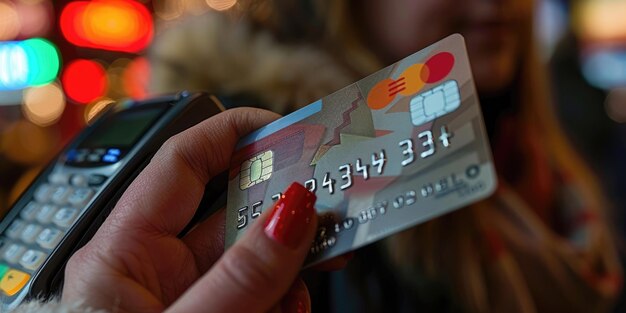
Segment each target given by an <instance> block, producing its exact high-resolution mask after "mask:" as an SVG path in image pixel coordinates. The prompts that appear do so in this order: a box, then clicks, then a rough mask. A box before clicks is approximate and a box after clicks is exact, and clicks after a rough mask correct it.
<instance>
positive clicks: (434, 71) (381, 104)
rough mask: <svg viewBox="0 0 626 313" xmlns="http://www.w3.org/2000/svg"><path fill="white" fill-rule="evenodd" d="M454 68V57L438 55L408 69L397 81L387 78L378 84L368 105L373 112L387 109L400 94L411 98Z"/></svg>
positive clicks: (368, 99)
mask: <svg viewBox="0 0 626 313" xmlns="http://www.w3.org/2000/svg"><path fill="white" fill-rule="evenodd" d="M453 67H454V55H452V53H449V52H441V53H438V54H436V55H434V56H432V57H430V59H428V60H427V61H426V63H424V64H422V63H417V64H413V65H411V66H409V67H407V68H406V69H405V70H404V71H403V72H402V73H401V74H400V75H399V76H398V78H397V79H395V80H394V79H391V78H386V79H383V80H382V81H380V82H378V84H376V85H375V86H374V87H373V88H372V89H371V90H370V92H369V94H368V95H367V105H368V106H369V107H370V108H371V109H372V110H380V109H383V108H385V107H387V106H388V105H389V104H390V103H391V102H393V100H394V99H395V98H396V96H397V95H398V94H400V95H402V96H409V95H412V94H416V93H417V92H419V91H420V90H421V89H422V88H423V87H424V85H426V84H433V83H437V82H439V81H441V80H442V79H444V78H445V77H446V76H448V74H450V72H451V71H452V68H453Z"/></svg>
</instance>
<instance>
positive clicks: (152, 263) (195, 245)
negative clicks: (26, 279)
mask: <svg viewBox="0 0 626 313" xmlns="http://www.w3.org/2000/svg"><path fill="white" fill-rule="evenodd" d="M278 117H279V116H278V115H276V114H274V113H271V112H269V111H264V110H259V109H250V108H246V109H233V110H229V111H226V112H224V113H221V114H219V115H216V116H214V117H211V118H209V119H208V120H206V121H204V122H202V123H200V124H198V125H196V126H194V127H192V128H190V129H188V130H187V131H184V132H182V133H181V134H179V135H176V136H174V137H172V138H171V139H170V140H168V141H167V142H166V143H165V144H164V145H163V147H161V149H159V151H158V152H157V153H156V155H155V156H154V158H153V159H152V160H151V162H150V164H148V166H147V167H146V168H145V169H144V170H143V171H142V172H141V173H140V174H139V176H138V177H137V178H136V179H135V181H134V182H133V183H132V184H131V185H130V186H129V187H128V189H127V190H126V192H125V193H124V195H123V196H122V197H121V199H120V201H119V202H118V203H117V205H116V207H115V209H114V210H113V211H112V212H111V214H110V216H109V217H108V218H107V220H106V221H105V222H104V224H103V225H102V226H101V228H100V229H99V230H98V232H97V233H96V234H95V236H94V237H93V238H92V240H91V241H90V242H89V243H88V244H87V245H85V247H83V248H82V249H80V250H79V251H77V252H76V253H75V254H74V255H73V256H72V258H71V259H70V261H69V262H68V265H67V268H66V273H65V285H64V290H63V301H72V302H74V301H83V302H84V303H85V305H88V306H91V307H93V308H98V309H106V310H111V311H116V312H155V311H163V310H166V309H167V310H168V311H171V312H199V311H211V312H266V311H268V310H270V309H272V308H273V307H275V306H276V305H277V304H279V302H280V300H281V298H282V297H283V296H284V295H285V294H286V293H287V292H288V290H289V288H290V286H292V284H293V286H294V287H293V288H292V289H291V290H290V291H289V294H290V295H292V296H293V295H297V296H298V297H299V300H298V299H296V300H294V299H289V301H287V302H284V303H285V304H287V305H289V306H291V307H294V306H295V307H302V308H304V309H306V306H307V305H308V303H306V301H308V294H307V292H306V287H304V285H303V284H302V283H301V281H298V282H296V283H295V284H294V281H295V279H296V278H297V275H298V272H299V270H300V267H301V266H302V262H303V261H304V258H305V257H306V253H307V251H308V249H309V245H310V243H311V241H312V239H313V236H314V234H315V229H316V223H317V216H316V214H315V211H314V209H313V202H314V201H315V196H314V195H313V194H311V193H310V192H308V190H306V189H305V188H304V187H302V186H301V185H295V186H294V185H292V186H291V187H290V188H289V189H288V190H287V191H286V192H285V197H284V198H283V199H281V200H279V201H278V202H277V206H276V207H275V208H274V210H268V212H266V213H265V214H263V215H262V216H260V217H259V220H258V222H257V223H254V224H253V225H252V226H251V227H250V229H248V231H247V232H246V234H245V235H244V236H243V237H242V238H241V239H240V240H239V241H237V243H236V244H235V245H234V246H233V247H231V248H230V249H229V250H228V251H226V253H224V254H223V255H222V253H223V236H224V211H223V210H221V211H220V212H218V213H216V214H214V215H212V216H211V217H210V218H208V219H207V220H206V221H204V222H202V223H201V224H199V225H198V226H197V227H196V228H194V229H193V230H192V231H191V232H190V233H188V234H187V235H185V236H184V237H182V238H178V237H177V235H178V234H179V233H180V232H181V230H182V229H183V228H184V227H185V226H186V225H187V224H188V223H189V221H190V220H191V218H192V216H193V215H194V213H195V210H196V208H197V207H198V204H199V203H200V199H201V197H202V194H203V192H204V186H205V184H206V183H207V182H208V181H209V179H210V178H211V177H213V175H215V174H216V173H220V172H222V171H223V170H225V169H227V167H228V165H229V160H230V155H231V153H232V151H233V149H234V146H235V144H236V142H237V140H238V139H239V137H241V136H242V135H245V134H247V133H249V132H250V131H252V130H254V129H257V128H259V127H261V126H263V125H265V124H267V123H269V122H271V121H272V120H274V119H276V118H278ZM337 263H339V264H341V263H343V261H341V260H335V261H333V262H331V264H335V266H331V267H337V266H341V265H337Z"/></svg>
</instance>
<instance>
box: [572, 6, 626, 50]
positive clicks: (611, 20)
mask: <svg viewBox="0 0 626 313" xmlns="http://www.w3.org/2000/svg"><path fill="white" fill-rule="evenodd" d="M625 16H626V1H618V0H591V1H590V0H586V1H579V2H578V6H577V8H576V11H575V17H576V18H575V20H576V22H577V23H575V24H574V25H576V26H578V27H577V30H578V33H579V34H580V35H581V36H582V37H583V38H586V39H593V40H605V41H612V40H623V39H626V18H624V17H625Z"/></svg>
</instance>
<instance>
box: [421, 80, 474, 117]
mask: <svg viewBox="0 0 626 313" xmlns="http://www.w3.org/2000/svg"><path fill="white" fill-rule="evenodd" d="M459 105H461V93H460V91H459V85H458V84H457V82H456V81H454V80H449V81H447V82H445V83H443V84H441V85H439V86H437V87H435V88H433V89H431V90H429V91H426V92H423V93H421V94H419V95H417V96H415V98H413V99H411V103H410V105H409V108H410V110H411V122H412V123H413V125H415V126H420V125H422V124H424V123H427V122H430V121H432V120H434V119H436V118H438V117H440V116H443V115H446V114H448V113H450V112H452V111H454V110H456V109H457V108H458V107H459Z"/></svg>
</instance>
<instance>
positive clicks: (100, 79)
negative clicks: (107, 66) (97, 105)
mask: <svg viewBox="0 0 626 313" xmlns="http://www.w3.org/2000/svg"><path fill="white" fill-rule="evenodd" d="M61 81H62V83H63V89H64V90H65V94H66V95H67V96H68V97H69V98H70V99H72V100H74V101H76V102H79V103H83V104H84V103H89V102H92V101H94V100H96V99H98V98H100V97H102V96H104V94H105V92H106V90H107V86H108V81H107V77H106V73H105V71H104V68H103V67H102V65H100V64H99V63H98V62H95V61H91V60H75V61H73V62H72V63H70V64H69V65H67V67H65V71H64V72H63V76H62V78H61Z"/></svg>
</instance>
